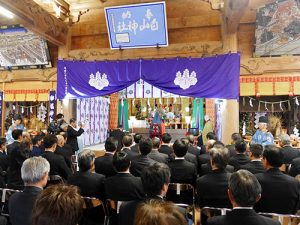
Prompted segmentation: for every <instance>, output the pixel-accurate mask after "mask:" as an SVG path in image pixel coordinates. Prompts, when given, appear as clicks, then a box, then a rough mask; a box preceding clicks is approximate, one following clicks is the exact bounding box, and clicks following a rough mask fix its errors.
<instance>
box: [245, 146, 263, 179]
mask: <svg viewBox="0 0 300 225" xmlns="http://www.w3.org/2000/svg"><path fill="white" fill-rule="evenodd" d="M263 150H264V149H263V146H262V145H261V144H252V145H250V160H251V161H250V162H249V163H247V164H245V165H242V166H241V167H240V169H244V170H248V171H250V172H251V173H253V174H256V173H263V172H265V171H266V169H265V168H264V165H263V163H262V161H261V160H262V154H263Z"/></svg>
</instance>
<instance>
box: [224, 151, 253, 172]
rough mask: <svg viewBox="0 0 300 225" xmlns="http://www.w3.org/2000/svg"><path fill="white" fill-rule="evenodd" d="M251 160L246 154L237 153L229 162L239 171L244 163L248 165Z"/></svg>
mask: <svg viewBox="0 0 300 225" xmlns="http://www.w3.org/2000/svg"><path fill="white" fill-rule="evenodd" d="M249 162H250V159H249V157H248V156H247V155H245V154H236V155H234V156H232V157H231V158H230V159H229V162H228V164H229V165H232V166H233V167H234V170H235V171H237V170H239V169H240V167H241V166H242V165H246V164H247V163H249Z"/></svg>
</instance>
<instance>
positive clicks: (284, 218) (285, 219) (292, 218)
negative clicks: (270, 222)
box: [258, 213, 300, 225]
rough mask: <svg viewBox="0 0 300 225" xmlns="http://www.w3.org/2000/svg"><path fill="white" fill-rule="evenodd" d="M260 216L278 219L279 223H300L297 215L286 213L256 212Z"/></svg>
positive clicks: (288, 224) (287, 224) (294, 224)
mask: <svg viewBox="0 0 300 225" xmlns="http://www.w3.org/2000/svg"><path fill="white" fill-rule="evenodd" d="M258 214H260V215H262V216H268V217H271V218H272V219H274V220H278V221H279V222H280V223H281V225H297V224H299V223H300V216H299V215H288V214H278V213H258Z"/></svg>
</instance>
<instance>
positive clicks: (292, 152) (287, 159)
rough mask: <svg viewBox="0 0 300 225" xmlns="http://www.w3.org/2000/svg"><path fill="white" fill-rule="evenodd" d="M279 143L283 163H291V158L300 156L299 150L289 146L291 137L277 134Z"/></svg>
mask: <svg viewBox="0 0 300 225" xmlns="http://www.w3.org/2000/svg"><path fill="white" fill-rule="evenodd" d="M279 145H280V147H281V151H282V153H283V163H284V164H291V163H292V161H293V159H295V158H298V157H300V152H299V151H297V150H296V149H294V148H293V147H292V146H291V138H290V136H289V135H287V134H282V135H280V136H279Z"/></svg>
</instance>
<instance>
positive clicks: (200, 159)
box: [197, 140, 216, 174]
mask: <svg viewBox="0 0 300 225" xmlns="http://www.w3.org/2000/svg"><path fill="white" fill-rule="evenodd" d="M215 142H216V141H215V140H208V141H207V142H206V145H205V153H204V154H201V155H200V156H198V157H197V161H198V172H199V174H201V167H202V165H204V164H206V163H209V162H210V155H209V150H210V149H212V148H213V145H214V143H215Z"/></svg>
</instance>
